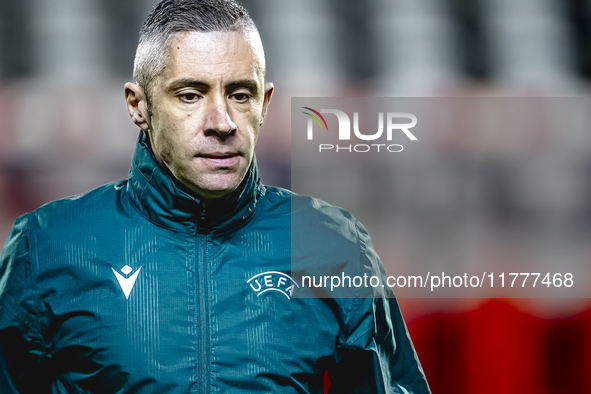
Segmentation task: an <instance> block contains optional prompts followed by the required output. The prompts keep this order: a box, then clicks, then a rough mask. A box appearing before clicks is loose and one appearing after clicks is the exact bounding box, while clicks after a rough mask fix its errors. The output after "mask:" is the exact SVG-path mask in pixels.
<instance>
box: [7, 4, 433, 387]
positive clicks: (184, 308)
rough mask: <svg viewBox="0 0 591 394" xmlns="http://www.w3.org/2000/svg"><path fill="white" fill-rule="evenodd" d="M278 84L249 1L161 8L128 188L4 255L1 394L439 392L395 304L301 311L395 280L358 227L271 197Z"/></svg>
mask: <svg viewBox="0 0 591 394" xmlns="http://www.w3.org/2000/svg"><path fill="white" fill-rule="evenodd" d="M264 77H265V60H264V54H263V48H262V44H261V41H260V38H259V35H258V32H257V30H256V28H255V26H254V24H253V23H252V21H251V19H250V18H249V16H248V14H247V13H246V11H245V10H244V9H243V8H242V7H241V6H239V5H238V4H236V3H234V1H233V0H202V1H199V0H164V1H162V2H161V3H160V4H159V5H158V6H157V7H156V9H155V10H154V11H153V12H152V14H151V15H150V16H149V17H148V19H147V21H146V22H145V24H144V26H143V28H142V31H141V33H140V41H139V45H138V49H137V54H136V60H135V66H134V78H135V80H136V82H135V83H128V84H126V85H125V96H126V102H127V108H128V111H129V114H130V116H131V118H132V120H133V122H134V123H135V124H136V125H138V126H139V127H140V129H141V130H142V131H141V132H140V136H139V139H138V144H137V147H136V152H135V154H134V158H133V163H132V168H131V170H130V173H129V179H128V180H124V181H119V182H116V183H113V184H109V185H106V186H103V187H101V188H98V189H95V190H93V191H91V192H89V193H86V194H84V195H79V196H74V197H71V198H68V199H64V200H60V201H55V202H52V203H49V204H46V205H45V206H43V207H41V208H39V209H38V210H37V211H35V212H32V213H29V214H26V215H23V216H21V217H20V218H18V219H17V221H16V222H15V224H14V226H13V229H12V231H11V233H10V235H9V237H8V240H7V242H6V244H5V246H4V249H3V250H2V254H1V255H0V388H1V392H2V393H50V392H51V393H86V392H88V393H189V392H190V393H210V392H228V393H252V392H265V393H322V392H323V388H324V383H323V377H324V375H325V372H326V371H328V376H329V378H330V381H331V385H330V392H331V393H349V392H350V393H359V392H367V393H410V392H412V393H427V392H429V389H428V386H427V383H426V381H425V377H424V375H423V372H422V369H421V367H420V364H419V362H418V359H417V357H416V354H415V352H414V349H413V347H412V343H411V341H410V338H409V336H408V333H407V330H406V327H405V325H404V321H403V319H402V316H401V315H400V311H399V308H398V305H397V303H396V300H395V299H394V298H393V297H392V294H391V291H390V289H388V288H386V290H382V289H380V292H379V293H378V292H374V291H373V290H371V291H370V293H369V295H370V297H365V298H361V296H367V295H368V294H365V293H364V292H363V291H362V290H356V291H357V292H356V293H354V294H352V295H353V297H351V298H338V299H336V298H318V297H304V292H302V297H297V294H298V291H299V290H303V284H302V282H301V281H298V280H297V279H294V277H299V276H298V275H300V276H301V274H302V273H310V272H334V271H335V270H339V271H343V272H345V271H346V272H347V273H348V274H349V273H350V274H352V275H360V276H361V275H367V274H368V273H369V274H372V275H380V276H382V277H383V275H384V272H383V268H382V266H381V263H380V262H379V259H378V258H377V256H376V255H375V252H374V251H373V248H372V245H371V241H370V239H369V236H368V235H367V232H366V231H365V229H364V228H363V227H362V226H361V225H360V224H359V223H358V222H357V221H356V220H355V219H353V218H352V217H351V216H350V215H349V214H348V213H347V212H346V211H344V210H341V209H338V208H334V207H332V206H329V205H327V204H325V203H323V202H321V201H319V200H316V199H313V198H309V197H302V196H296V195H293V194H291V193H290V192H288V191H286V190H282V189H277V188H273V187H266V186H263V185H262V184H261V183H260V181H259V179H258V176H257V168H256V162H255V159H254V153H253V152H254V147H255V144H256V141H257V137H258V130H259V127H260V126H261V125H262V123H263V120H264V118H265V115H266V112H267V108H268V105H269V102H270V100H271V97H272V93H273V85H272V84H271V83H268V82H267V83H265V81H264ZM292 262H293V263H294V264H293V267H292ZM294 271H298V272H294ZM322 291H324V290H322ZM322 291H320V293H322Z"/></svg>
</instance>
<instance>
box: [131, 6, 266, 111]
mask: <svg viewBox="0 0 591 394" xmlns="http://www.w3.org/2000/svg"><path fill="white" fill-rule="evenodd" d="M191 31H198V32H210V31H236V32H249V31H254V32H256V33H257V36H258V31H257V28H256V26H255V24H254V22H253V21H252V19H251V18H250V15H248V12H247V11H246V9H245V8H244V7H242V6H241V5H240V4H238V3H237V2H236V1H235V0H163V1H161V2H160V3H159V4H158V5H157V6H156V7H155V8H154V10H153V11H152V13H150V15H149V16H148V18H147V19H146V21H145V22H144V25H143V26H142V29H141V30H140V37H139V42H138V46H137V50H136V53H135V60H134V64H133V78H134V80H135V81H136V82H137V83H138V84H139V85H140V86H141V88H142V89H143V90H144V93H145V94H146V99H147V104H148V111H149V112H150V113H152V108H151V103H150V94H151V89H152V84H153V82H154V80H155V79H156V77H158V75H160V73H162V71H163V70H164V67H165V65H166V61H167V59H168V56H169V55H170V43H171V40H172V36H173V35H174V34H175V33H180V32H191ZM262 61H263V62H264V59H262ZM263 67H264V66H263Z"/></svg>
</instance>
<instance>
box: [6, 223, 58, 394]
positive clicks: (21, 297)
mask: <svg viewBox="0 0 591 394" xmlns="http://www.w3.org/2000/svg"><path fill="white" fill-rule="evenodd" d="M29 249H30V248H29V238H28V232H27V216H26V215H23V216H21V217H19V218H18V219H17V220H16V221H15V223H14V225H13V226H12V229H11V231H10V234H9V235H8V238H7V240H6V243H5V244H4V247H3V248H2V252H0V387H1V388H2V393H5V394H13V393H33V392H35V393H45V392H47V393H48V392H50V390H51V388H50V386H47V385H45V384H44V379H43V377H42V376H41V374H40V371H41V367H40V364H41V363H40V360H41V359H42V355H43V353H44V346H43V343H42V340H41V339H40V338H41V336H40V335H39V330H38V329H36V327H35V324H36V322H35V317H34V316H35V312H34V311H35V310H36V300H35V295H34V293H33V288H32V286H31V278H30V273H31V262H30V250H29ZM44 388H45V390H44Z"/></svg>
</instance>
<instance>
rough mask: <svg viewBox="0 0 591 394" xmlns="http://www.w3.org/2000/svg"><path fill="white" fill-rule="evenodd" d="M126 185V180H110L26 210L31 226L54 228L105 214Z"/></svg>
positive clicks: (69, 225) (101, 216) (97, 217)
mask: <svg viewBox="0 0 591 394" xmlns="http://www.w3.org/2000/svg"><path fill="white" fill-rule="evenodd" d="M126 185H127V180H121V181H116V182H111V183H108V184H105V185H103V186H100V187H97V188H96V189H93V190H90V191H88V192H86V193H81V194H76V195H73V196H69V197H65V198H62V199H59V200H55V201H51V202H48V203H46V204H44V205H42V206H41V207H39V208H38V209H36V210H35V211H33V212H31V213H30V214H28V216H29V223H30V227H31V228H36V229H38V230H41V231H42V230H45V229H51V230H52V231H53V230H57V229H59V228H60V227H62V226H64V227H69V228H71V227H72V226H74V227H75V224H76V223H79V224H86V225H88V224H89V223H90V222H92V221H95V220H97V219H100V218H104V217H105V215H108V214H109V213H111V212H113V211H114V210H115V209H116V205H117V202H118V201H119V198H120V195H121V193H123V192H124V190H125V186H126Z"/></svg>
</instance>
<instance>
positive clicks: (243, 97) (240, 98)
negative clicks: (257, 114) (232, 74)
mask: <svg viewBox="0 0 591 394" xmlns="http://www.w3.org/2000/svg"><path fill="white" fill-rule="evenodd" d="M230 97H232V98H233V99H234V101H236V102H238V103H246V102H247V101H248V100H250V94H248V93H234V94H233V95H231V96H230Z"/></svg>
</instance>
